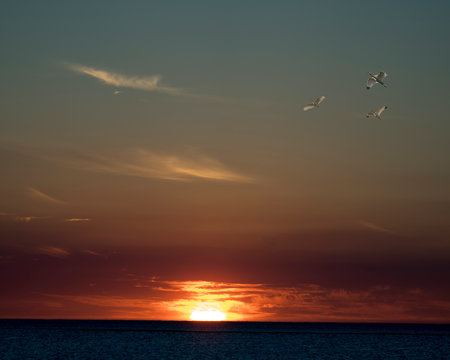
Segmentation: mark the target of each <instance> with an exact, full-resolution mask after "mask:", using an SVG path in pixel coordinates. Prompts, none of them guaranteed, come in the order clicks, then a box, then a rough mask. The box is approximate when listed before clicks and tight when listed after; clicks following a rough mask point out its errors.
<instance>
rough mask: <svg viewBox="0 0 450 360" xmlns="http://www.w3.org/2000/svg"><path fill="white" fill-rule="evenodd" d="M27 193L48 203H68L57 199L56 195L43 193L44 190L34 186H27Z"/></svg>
mask: <svg viewBox="0 0 450 360" xmlns="http://www.w3.org/2000/svg"><path fill="white" fill-rule="evenodd" d="M26 194H27V195H28V196H30V197H32V198H34V199H37V200H40V201H44V202H47V203H52V204H59V205H64V204H66V202H64V201H62V200H58V199H55V198H54V197H51V196H50V195H47V194H45V193H43V192H42V191H39V190H37V189H35V188H32V187H31V186H30V187H28V188H27V190H26Z"/></svg>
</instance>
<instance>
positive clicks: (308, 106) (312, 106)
mask: <svg viewBox="0 0 450 360" xmlns="http://www.w3.org/2000/svg"><path fill="white" fill-rule="evenodd" d="M315 107H316V106H315V105H314V104H308V105H306V106H305V107H304V108H303V111H307V110H311V109H314V108H315Z"/></svg>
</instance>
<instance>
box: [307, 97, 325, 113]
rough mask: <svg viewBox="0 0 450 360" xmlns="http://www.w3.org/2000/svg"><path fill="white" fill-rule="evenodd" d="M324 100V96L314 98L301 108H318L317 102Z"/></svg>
mask: <svg viewBox="0 0 450 360" xmlns="http://www.w3.org/2000/svg"><path fill="white" fill-rule="evenodd" d="M324 100H325V96H320V97H318V98H317V99H316V100H314V101H313V102H312V103H311V104H308V105H306V106H305V107H304V108H303V110H304V111H307V110H311V109H314V108H318V107H319V104H320V103H321V102H322V101H324Z"/></svg>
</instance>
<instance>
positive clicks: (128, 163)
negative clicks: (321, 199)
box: [50, 149, 254, 183]
mask: <svg viewBox="0 0 450 360" xmlns="http://www.w3.org/2000/svg"><path fill="white" fill-rule="evenodd" d="M50 158H51V159H53V160H56V161H58V162H59V163H60V164H61V165H63V166H66V167H72V168H76V169H80V170H86V171H93V172H100V173H110V174H117V175H127V176H135V177H142V178H156V179H164V180H174V181H189V180H195V179H197V180H199V179H204V180H220V181H230V182H246V183H250V182H254V179H253V178H251V177H249V176H247V175H243V174H241V173H238V172H236V171H233V170H230V169H228V168H227V167H226V166H225V165H223V164H222V163H221V162H220V161H218V160H216V159H213V158H211V157H209V156H206V155H202V154H199V153H197V152H191V154H190V156H189V155H184V156H179V155H168V154H159V153H155V152H152V151H148V150H145V149H130V150H124V151H122V152H120V153H114V154H100V153H69V154H66V155H64V156H61V157H55V155H51V156H50Z"/></svg>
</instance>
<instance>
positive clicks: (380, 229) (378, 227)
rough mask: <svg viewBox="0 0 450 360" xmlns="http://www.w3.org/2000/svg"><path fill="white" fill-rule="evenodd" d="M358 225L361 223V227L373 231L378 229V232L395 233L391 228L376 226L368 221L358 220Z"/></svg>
mask: <svg viewBox="0 0 450 360" xmlns="http://www.w3.org/2000/svg"><path fill="white" fill-rule="evenodd" d="M359 224H360V225H362V226H363V227H366V228H368V229H370V230H374V231H378V232H383V233H387V234H395V232H393V231H392V230H389V229H386V228H384V227H381V226H378V225H376V224H374V223H372V222H369V221H360V222H359Z"/></svg>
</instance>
